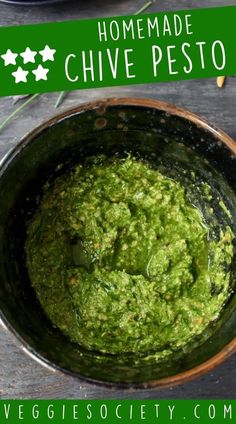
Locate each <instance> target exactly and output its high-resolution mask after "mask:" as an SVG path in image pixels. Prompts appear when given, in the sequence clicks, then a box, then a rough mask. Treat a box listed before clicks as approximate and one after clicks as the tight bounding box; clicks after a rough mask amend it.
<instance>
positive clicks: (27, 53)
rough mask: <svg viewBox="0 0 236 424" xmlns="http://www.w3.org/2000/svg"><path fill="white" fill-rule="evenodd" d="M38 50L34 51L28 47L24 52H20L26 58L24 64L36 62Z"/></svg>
mask: <svg viewBox="0 0 236 424" xmlns="http://www.w3.org/2000/svg"><path fill="white" fill-rule="evenodd" d="M36 54H37V52H34V51H33V50H30V48H29V47H27V48H26V49H25V51H24V52H23V53H20V56H21V57H23V59H24V64H26V63H29V62H30V63H35V59H34V58H35V56H36Z"/></svg>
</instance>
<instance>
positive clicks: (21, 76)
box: [12, 66, 29, 84]
mask: <svg viewBox="0 0 236 424" xmlns="http://www.w3.org/2000/svg"><path fill="white" fill-rule="evenodd" d="M28 73H29V71H24V69H22V68H21V66H18V68H17V70H16V71H15V72H12V75H13V77H14V78H15V83H16V84H18V82H27V75H28Z"/></svg>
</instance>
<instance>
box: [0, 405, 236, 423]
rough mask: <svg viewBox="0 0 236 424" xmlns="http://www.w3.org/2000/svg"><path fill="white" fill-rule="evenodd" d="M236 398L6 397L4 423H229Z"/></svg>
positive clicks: (1, 409)
mask: <svg viewBox="0 0 236 424" xmlns="http://www.w3.org/2000/svg"><path fill="white" fill-rule="evenodd" d="M235 417H236V400H232V401H230V400H226V401H224V400H214V401H208V400H86V401H85V400H9V401H8V400H5V401H3V400H2V401H0V422H1V424H7V423H8V424H19V423H22V424H33V423H40V424H41V423H42V424H49V423H51V424H62V423H65V424H71V423H81V424H89V423H90V424H102V423H103V424H106V423H109V424H121V423H122V424H128V423H133V424H141V423H143V424H144V423H145V424H155V423H156V424H168V423H173V424H180V423H184V424H195V423H203V424H210V423H211V424H212V423H213V424H222V423H225V424H228V423H232V422H235Z"/></svg>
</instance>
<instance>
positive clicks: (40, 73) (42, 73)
mask: <svg viewBox="0 0 236 424" xmlns="http://www.w3.org/2000/svg"><path fill="white" fill-rule="evenodd" d="M32 72H33V74H34V75H35V81H40V80H44V81H47V73H48V72H49V69H47V68H43V66H42V65H39V66H38V67H37V68H36V69H34V71H32Z"/></svg>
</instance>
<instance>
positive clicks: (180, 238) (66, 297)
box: [0, 99, 236, 387]
mask: <svg viewBox="0 0 236 424" xmlns="http://www.w3.org/2000/svg"><path fill="white" fill-rule="evenodd" d="M235 154H236V147H235V144H234V142H233V140H231V139H230V138H229V137H228V136H227V135H226V134H224V133H223V132H222V131H220V130H218V129H216V128H214V127H212V126H211V125H209V124H208V123H206V122H204V121H203V120H202V119H200V118H199V117H197V116H195V115H193V114H192V113H190V112H188V111H185V110H182V109H178V108H176V107H175V106H171V105H168V104H164V103H162V102H157V101H151V100H143V99H142V100H141V99H108V100H104V101H99V102H94V103H92V104H87V105H82V106H79V107H78V108H75V109H73V110H70V111H68V112H65V113H63V114H61V115H59V116H57V117H55V118H53V119H51V120H50V121H49V122H47V123H45V124H43V125H42V126H41V127H39V128H38V129H36V130H35V131H33V132H32V133H31V134H29V135H27V136H26V137H25V138H24V139H23V140H22V141H21V143H19V145H18V146H17V147H16V148H15V149H14V150H13V151H11V152H10V153H9V154H8V155H7V157H6V158H5V159H4V160H3V162H2V163H1V168H0V196H1V199H4V202H1V207H0V215H1V222H0V249H1V253H0V275H1V277H0V306H1V316H2V320H3V322H4V323H5V324H6V325H7V327H8V328H9V329H10V330H11V331H12V332H13V333H14V334H15V335H16V336H17V337H18V339H19V340H20V343H21V344H22V345H23V346H24V347H25V348H26V351H29V352H30V353H31V354H33V355H34V356H35V357H38V358H40V359H41V360H43V362H44V363H45V364H47V365H49V366H51V367H53V368H56V369H58V370H61V371H64V372H68V373H70V374H72V375H73V376H75V377H79V378H84V379H86V380H88V381H91V382H95V383H96V382H97V383H103V384H106V385H112V386H118V387H120V386H122V387H156V386H158V385H165V384H166V385H167V384H174V383H178V382H183V381H186V380H188V379H191V378H193V377H194V376H196V375H199V373H203V372H206V371H208V370H210V369H211V368H212V367H214V366H215V365H217V364H218V363H220V362H221V361H222V360H223V359H224V358H225V357H227V356H228V355H229V354H230V353H231V352H233V351H235V347H236V339H235V332H236V330H235V328H236V308H235V303H236V300H235V299H236V297H235V234H236V215H235V211H236V172H235V160H236V159H235V158H236V156H235Z"/></svg>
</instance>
